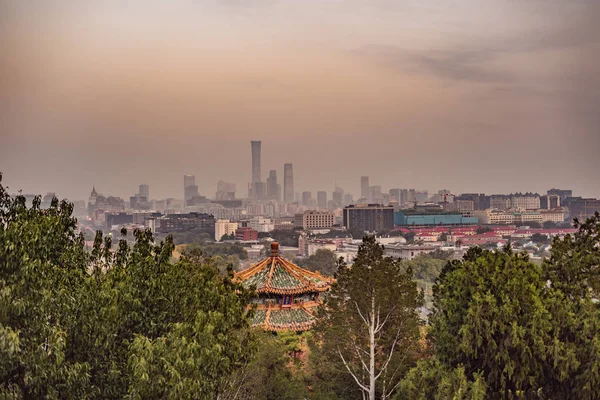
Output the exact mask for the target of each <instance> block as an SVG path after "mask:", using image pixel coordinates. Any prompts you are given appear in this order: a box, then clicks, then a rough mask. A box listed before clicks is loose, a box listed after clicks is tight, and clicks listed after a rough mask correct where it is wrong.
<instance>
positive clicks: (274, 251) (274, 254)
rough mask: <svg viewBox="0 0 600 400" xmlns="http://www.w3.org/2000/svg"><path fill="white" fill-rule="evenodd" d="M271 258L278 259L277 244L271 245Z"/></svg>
mask: <svg viewBox="0 0 600 400" xmlns="http://www.w3.org/2000/svg"><path fill="white" fill-rule="evenodd" d="M271 257H279V243H277V242H273V243H271Z"/></svg>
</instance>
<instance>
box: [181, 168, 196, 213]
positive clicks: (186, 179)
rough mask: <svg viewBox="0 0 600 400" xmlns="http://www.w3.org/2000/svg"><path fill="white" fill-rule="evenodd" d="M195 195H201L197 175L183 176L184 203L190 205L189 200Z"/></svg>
mask: <svg viewBox="0 0 600 400" xmlns="http://www.w3.org/2000/svg"><path fill="white" fill-rule="evenodd" d="M195 196H199V193H198V186H196V177H195V176H194V175H184V176H183V199H184V205H186V206H187V205H188V202H189V201H190V200H191V199H193V198H194V197H195Z"/></svg>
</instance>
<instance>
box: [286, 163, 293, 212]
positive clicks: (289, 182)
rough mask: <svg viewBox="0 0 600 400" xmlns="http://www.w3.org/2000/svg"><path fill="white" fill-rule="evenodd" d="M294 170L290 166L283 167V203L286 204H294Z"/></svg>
mask: <svg viewBox="0 0 600 400" xmlns="http://www.w3.org/2000/svg"><path fill="white" fill-rule="evenodd" d="M294 193H295V192H294V170H293V167H292V164H290V163H288V164H284V166H283V201H285V202H286V203H293V202H294Z"/></svg>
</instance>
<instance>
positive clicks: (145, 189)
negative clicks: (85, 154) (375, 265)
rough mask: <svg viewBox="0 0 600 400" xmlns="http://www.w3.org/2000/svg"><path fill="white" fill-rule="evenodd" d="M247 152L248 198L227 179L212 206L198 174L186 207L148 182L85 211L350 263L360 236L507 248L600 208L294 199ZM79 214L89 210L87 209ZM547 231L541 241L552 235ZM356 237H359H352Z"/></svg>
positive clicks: (112, 222) (444, 197)
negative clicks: (284, 245) (288, 244)
mask: <svg viewBox="0 0 600 400" xmlns="http://www.w3.org/2000/svg"><path fill="white" fill-rule="evenodd" d="M250 148H251V154H252V166H251V167H252V180H251V182H250V183H249V184H248V195H247V196H246V197H244V198H239V197H237V196H236V185H235V184H233V183H229V182H225V181H219V182H218V183H217V191H216V193H215V195H214V196H213V197H212V198H209V197H207V196H203V195H201V194H200V192H199V189H198V185H197V184H196V177H195V176H194V175H185V176H184V177H183V198H181V199H177V198H166V199H152V198H151V197H150V187H149V185H147V184H141V185H139V188H138V191H137V193H136V194H135V195H133V196H131V197H130V198H129V201H125V200H123V199H121V198H119V197H114V196H103V195H102V194H100V193H98V192H96V189H95V187H94V188H93V190H92V193H91V194H90V197H89V201H88V204H87V214H88V218H89V221H90V222H91V225H92V226H94V227H95V228H101V229H105V230H118V229H119V227H120V226H131V227H140V228H142V227H143V228H149V229H151V230H152V231H154V232H157V233H173V232H186V231H193V232H203V233H206V234H207V235H209V236H210V237H212V238H213V239H214V240H215V241H220V240H223V239H225V240H238V241H244V242H247V243H251V244H252V243H256V242H257V241H258V240H259V238H262V237H264V236H268V233H269V232H272V231H275V230H277V231H281V230H294V231H299V232H300V233H302V235H301V239H300V243H299V247H298V249H297V253H298V254H299V255H300V256H310V255H311V254H314V252H315V251H316V250H317V249H319V248H325V249H329V250H332V251H335V252H336V254H337V255H339V256H341V257H344V258H347V257H349V258H351V256H352V255H353V254H355V252H356V251H357V249H358V243H356V242H355V239H361V237H358V236H361V235H360V234H359V233H364V232H369V233H376V234H379V235H382V236H383V237H382V238H381V240H382V241H385V242H386V244H387V247H386V249H388V250H387V251H389V252H390V255H392V256H397V257H398V258H408V259H410V258H411V257H414V256H415V255H418V254H421V253H422V252H428V251H432V250H431V249H432V248H438V247H439V246H441V244H442V243H443V244H444V245H446V244H449V243H450V244H452V243H454V244H456V242H459V241H460V243H461V244H463V245H472V244H482V243H488V242H489V241H496V240H497V241H498V243H502V241H506V240H510V239H511V238H512V237H513V235H523V233H518V232H521V231H522V230H524V229H530V228H534V229H536V228H537V229H542V227H545V228H547V229H559V230H560V229H562V230H561V231H560V232H565V231H566V230H568V227H569V225H570V221H571V220H572V219H573V218H578V219H580V220H584V219H585V218H588V217H590V216H591V215H593V214H594V212H596V211H599V210H600V200H598V199H591V198H582V197H574V196H573V193H572V191H571V190H562V189H550V190H548V191H547V192H546V193H545V194H538V193H511V194H492V195H487V194H482V193H463V194H459V195H455V194H453V193H452V192H450V191H449V190H445V189H444V190H439V191H437V192H435V193H429V192H428V191H426V190H417V189H401V188H392V189H389V190H387V191H384V190H383V189H382V186H380V185H372V184H371V181H370V178H369V177H368V176H361V177H360V196H359V197H358V199H356V200H355V199H354V197H353V196H352V194H351V193H347V192H345V191H344V190H343V189H342V188H340V187H338V186H336V187H335V190H334V191H333V192H332V193H331V194H329V193H327V192H326V191H317V192H316V195H315V196H313V195H314V194H315V193H314V192H311V191H304V192H296V191H295V187H294V170H293V165H292V164H291V163H285V164H284V165H283V184H280V181H279V180H278V171H277V170H275V169H271V170H269V173H268V175H267V176H266V178H263V176H262V170H261V167H262V165H261V155H262V154H261V153H262V142H260V141H252V142H251V144H250ZM46 197H48V198H49V195H48V196H46ZM49 199H50V198H49ZM50 200H51V199H50ZM50 200H48V201H50ZM78 207H79V208H82V209H84V208H85V203H83V204H78ZM482 225H484V226H487V227H489V228H490V229H489V231H488V232H486V233H482V234H476V231H477V229H476V228H477V227H478V226H482ZM331 231H334V232H336V235H330V236H337V237H336V238H335V239H314V237H315V235H317V234H328V233H329V232H331ZM393 231H396V232H397V233H398V232H399V233H401V234H403V235H405V234H409V233H410V234H411V235H412V234H414V242H415V243H412V244H407V243H404V242H402V240H404V238H402V237H397V238H387V237H385V235H386V234H389V233H390V232H393ZM544 232H545V231H543V232H541V234H548V235H554V234H555V232H553V231H548V232H545V233H544ZM557 232H558V231H557ZM537 233H540V232H537ZM352 234H354V236H357V237H356V238H352ZM557 234H559V233H557ZM560 234H562V233H560ZM442 239H443V240H442ZM436 246H437V247H436ZM286 251H290V249H286Z"/></svg>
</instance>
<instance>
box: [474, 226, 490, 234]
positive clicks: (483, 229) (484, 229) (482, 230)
mask: <svg viewBox="0 0 600 400" xmlns="http://www.w3.org/2000/svg"><path fill="white" fill-rule="evenodd" d="M492 230H493V229H491V228H489V227H487V226H478V227H477V230H476V231H475V232H476V233H477V234H478V235H483V234H484V233H486V232H492Z"/></svg>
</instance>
